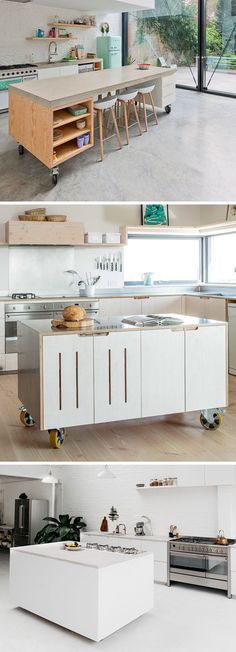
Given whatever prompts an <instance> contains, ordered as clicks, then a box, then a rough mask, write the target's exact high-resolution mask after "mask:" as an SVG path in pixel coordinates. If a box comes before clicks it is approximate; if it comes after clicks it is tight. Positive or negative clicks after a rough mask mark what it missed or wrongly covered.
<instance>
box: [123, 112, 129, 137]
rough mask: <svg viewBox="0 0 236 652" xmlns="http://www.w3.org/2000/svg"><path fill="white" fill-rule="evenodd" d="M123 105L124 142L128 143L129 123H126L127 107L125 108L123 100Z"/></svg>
mask: <svg viewBox="0 0 236 652" xmlns="http://www.w3.org/2000/svg"><path fill="white" fill-rule="evenodd" d="M123 105H124V109H123V110H124V119H125V133H126V143H127V145H129V123H128V116H127V109H126V104H125V102H123Z"/></svg>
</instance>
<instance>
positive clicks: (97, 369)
mask: <svg viewBox="0 0 236 652" xmlns="http://www.w3.org/2000/svg"><path fill="white" fill-rule="evenodd" d="M140 382H141V380H140V332H132V333H109V334H108V335H105V334H101V335H99V336H95V337H94V396H95V423H101V422H104V421H118V420H122V419H135V418H138V417H140V416H141V392H140Z"/></svg>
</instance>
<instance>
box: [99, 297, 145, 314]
mask: <svg viewBox="0 0 236 652" xmlns="http://www.w3.org/2000/svg"><path fill="white" fill-rule="evenodd" d="M140 313H141V299H135V298H128V297H127V299H126V298H125V297H124V298H123V297H121V298H120V299H101V300H100V311H99V314H100V315H101V316H102V317H103V316H108V317H109V316H110V315H124V316H125V315H127V316H128V315H139V314H140Z"/></svg>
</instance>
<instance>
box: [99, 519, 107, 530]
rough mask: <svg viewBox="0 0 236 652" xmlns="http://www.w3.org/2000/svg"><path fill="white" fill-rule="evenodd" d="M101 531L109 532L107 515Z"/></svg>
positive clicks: (103, 520)
mask: <svg viewBox="0 0 236 652" xmlns="http://www.w3.org/2000/svg"><path fill="white" fill-rule="evenodd" d="M100 532H108V520H107V517H106V516H104V517H103V519H102V522H101V525H100Z"/></svg>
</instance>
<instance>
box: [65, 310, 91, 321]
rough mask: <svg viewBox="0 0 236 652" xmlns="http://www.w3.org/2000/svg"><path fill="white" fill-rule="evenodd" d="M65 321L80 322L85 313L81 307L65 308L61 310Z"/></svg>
mask: <svg viewBox="0 0 236 652" xmlns="http://www.w3.org/2000/svg"><path fill="white" fill-rule="evenodd" d="M63 317H64V319H65V321H80V319H84V318H85V317H86V312H85V310H84V308H81V306H67V307H66V308H64V310H63Z"/></svg>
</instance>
